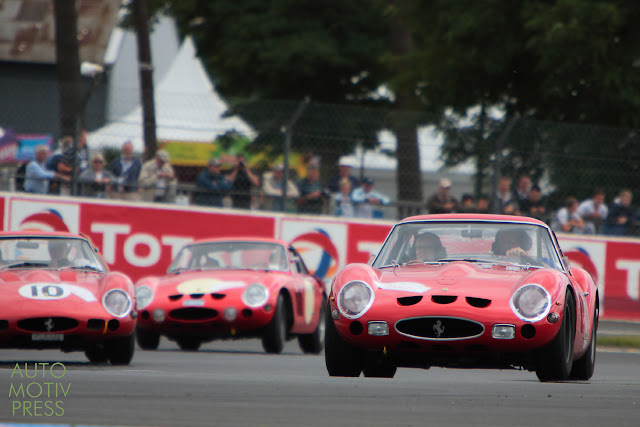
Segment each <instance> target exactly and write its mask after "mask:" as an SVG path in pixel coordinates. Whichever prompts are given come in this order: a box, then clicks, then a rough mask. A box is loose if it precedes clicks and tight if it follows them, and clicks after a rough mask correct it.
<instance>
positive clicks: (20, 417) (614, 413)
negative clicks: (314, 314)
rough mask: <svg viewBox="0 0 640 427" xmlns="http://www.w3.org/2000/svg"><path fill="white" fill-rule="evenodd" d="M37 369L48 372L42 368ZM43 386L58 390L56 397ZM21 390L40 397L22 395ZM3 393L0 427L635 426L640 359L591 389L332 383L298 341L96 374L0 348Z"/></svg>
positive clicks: (477, 375)
mask: <svg viewBox="0 0 640 427" xmlns="http://www.w3.org/2000/svg"><path fill="white" fill-rule="evenodd" d="M55 362H62V363H63V364H64V370H63V368H62V366H61V365H60V364H58V365H56V366H54V367H53V368H52V366H53V365H52V364H53V363H55ZM16 363H18V369H17V370H16ZM25 363H27V365H26V370H25ZM37 363H49V365H47V366H48V367H47V369H44V370H43V369H42V368H40V370H36V369H34V367H36V366H38V367H41V366H43V365H36V364H37ZM51 368H52V369H51ZM21 375H22V377H21ZM26 375H29V376H34V375H35V376H36V377H35V378H31V379H28V378H27V377H26ZM55 377H60V378H55ZM33 382H37V383H38V385H33V384H32V385H29V384H31V383H33ZM46 383H53V384H54V385H51V386H49V393H48V394H49V396H47V392H46V388H45V387H46V386H45V384H46ZM55 383H58V384H59V387H58V386H56V385H55ZM20 384H22V385H23V386H24V390H27V388H28V391H29V392H30V394H31V395H34V396H36V397H30V396H28V394H29V393H27V395H26V397H25V398H24V399H22V398H21V397H16V396H15V394H16V393H15V390H16V389H18V388H19V386H20ZM12 386H13V387H14V391H13V392H12V391H11V387H12ZM39 387H42V390H43V391H42V394H41V395H40V396H38V393H39V389H40V388H39ZM65 390H66V396H65V395H64V391H65ZM56 392H57V393H58V396H57V397H56V396H55V393H56ZM0 393H2V397H0V426H4V425H6V424H11V425H13V424H14V423H15V424H38V425H41V424H44V423H47V424H67V425H68V424H83V425H109V426H115V425H117V426H162V427H165V426H166V427H169V426H194V427H196V426H252V427H255V426H278V427H282V426H444V425H447V426H475V425H480V426H541V425H543V426H555V425H565V426H566V425H571V426H577V425H582V426H599V427H600V426H603V425H604V426H616V427H619V426H637V425H640V354H638V353H637V352H618V351H610V350H605V349H602V350H600V351H599V352H598V355H597V365H596V373H595V375H594V377H593V378H592V380H591V381H588V382H564V383H540V382H538V380H537V378H536V376H535V374H534V373H532V372H526V371H490V370H454V369H441V368H432V369H429V370H416V369H400V370H398V373H397V374H396V377H395V378H394V379H392V380H385V379H369V378H330V377H328V375H327V373H326V370H325V367H324V359H323V357H322V356H309V355H303V354H301V352H300V350H299V349H298V346H297V343H296V342H295V341H292V342H289V343H288V345H287V347H286V348H285V352H284V354H282V355H267V354H264V353H263V352H262V348H261V346H260V343H259V341H257V340H248V341H229V342H214V343H210V344H207V345H205V346H203V348H202V349H201V350H200V351H199V352H195V353H187V352H181V351H179V350H178V349H177V347H176V346H175V345H174V344H173V343H170V342H168V341H165V340H163V341H162V343H161V346H160V350H158V351H141V350H138V351H137V352H136V354H135V357H134V360H133V362H132V364H131V365H130V366H127V367H112V366H109V365H90V364H88V363H87V362H86V360H85V358H84V355H83V354H82V353H70V354H63V353H60V352H58V351H18V350H0ZM36 400H42V401H46V400H50V401H51V402H52V403H50V404H49V405H50V406H49V407H50V408H51V409H55V410H57V412H58V413H60V412H61V411H64V414H63V415H61V416H56V415H55V414H53V415H51V416H47V415H46V414H45V412H47V411H46V408H45V407H44V406H42V407H41V408H40V416H36V415H33V414H32V415H28V414H24V413H22V412H21V409H22V410H24V408H20V407H17V406H18V404H20V406H22V405H23V404H24V401H29V403H28V405H29V406H30V409H32V410H33V407H34V405H35V403H34V401H36ZM16 402H18V403H16ZM56 402H58V403H57V405H59V407H56ZM41 405H44V403H42V404H41ZM14 406H16V407H17V409H16V408H15V407H14ZM48 412H54V411H53V410H50V411H48ZM3 423H6V424H3Z"/></svg>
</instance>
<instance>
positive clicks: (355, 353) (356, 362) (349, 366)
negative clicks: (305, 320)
mask: <svg viewBox="0 0 640 427" xmlns="http://www.w3.org/2000/svg"><path fill="white" fill-rule="evenodd" d="M325 317H326V325H327V326H326V329H325V339H324V362H325V364H326V366H327V372H328V373H329V376H332V377H359V376H360V372H362V368H363V365H364V356H365V352H364V350H361V349H359V348H356V347H354V346H352V345H351V344H349V343H348V342H346V341H344V340H343V339H342V337H340V335H339V334H338V330H337V329H336V325H334V324H333V319H332V318H331V305H329V304H327V308H326V310H325Z"/></svg>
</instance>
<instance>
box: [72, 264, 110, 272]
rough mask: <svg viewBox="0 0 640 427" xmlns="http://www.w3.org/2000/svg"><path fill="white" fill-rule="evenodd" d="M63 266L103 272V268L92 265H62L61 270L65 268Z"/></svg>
mask: <svg viewBox="0 0 640 427" xmlns="http://www.w3.org/2000/svg"><path fill="white" fill-rule="evenodd" d="M65 268H70V269H72V270H91V271H97V272H99V273H104V270H102V269H100V268H97V267H94V266H92V265H79V266H75V265H74V266H70V267H63V268H61V270H63V269H65Z"/></svg>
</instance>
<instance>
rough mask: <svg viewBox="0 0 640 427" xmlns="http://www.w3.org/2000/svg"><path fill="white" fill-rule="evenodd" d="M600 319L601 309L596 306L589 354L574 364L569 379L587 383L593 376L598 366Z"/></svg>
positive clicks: (588, 348) (588, 349)
mask: <svg viewBox="0 0 640 427" xmlns="http://www.w3.org/2000/svg"><path fill="white" fill-rule="evenodd" d="M596 304H597V301H596ZM599 317H600V309H599V308H598V307H597V306H596V309H595V311H594V313H593V332H592V333H591V340H590V341H589V347H587V352H586V353H585V354H584V355H583V356H582V357H581V358H580V359H578V360H576V361H575V362H573V369H572V370H571V375H570V376H569V378H570V379H572V380H583V381H586V380H588V379H590V378H591V377H592V376H593V371H594V369H595V366H596V340H597V334H598V322H599Z"/></svg>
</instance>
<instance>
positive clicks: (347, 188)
mask: <svg viewBox="0 0 640 427" xmlns="http://www.w3.org/2000/svg"><path fill="white" fill-rule="evenodd" d="M338 188H340V191H338V192H337V193H333V197H332V198H333V205H334V207H333V212H334V214H335V215H336V216H344V217H348V218H353V217H355V216H356V207H355V203H353V199H352V198H351V195H352V191H351V181H350V180H349V179H348V178H343V179H342V180H341V181H340V185H339V187H338Z"/></svg>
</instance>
